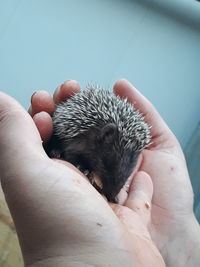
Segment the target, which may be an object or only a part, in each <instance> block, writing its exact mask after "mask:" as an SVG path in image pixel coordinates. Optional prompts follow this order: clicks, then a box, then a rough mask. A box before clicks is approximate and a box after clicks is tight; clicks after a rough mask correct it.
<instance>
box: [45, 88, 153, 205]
mask: <svg viewBox="0 0 200 267" xmlns="http://www.w3.org/2000/svg"><path fill="white" fill-rule="evenodd" d="M52 119H53V128H54V131H53V136H52V138H51V140H50V141H49V143H48V144H47V148H46V151H47V154H48V155H49V156H50V157H54V158H60V159H63V160H66V161H68V162H70V163H72V164H73V165H74V166H76V167H77V168H79V170H80V171H81V172H83V173H84V174H85V175H86V176H87V177H88V178H89V180H90V182H91V183H92V184H93V186H94V187H95V188H96V189H97V190H98V191H99V192H100V193H101V194H103V195H104V196H106V198H107V200H108V201H111V202H114V203H117V201H118V200H117V195H118V193H119V191H120V190H121V188H122V187H123V186H124V184H125V183H126V181H127V179H128V177H129V176H130V175H131V173H132V171H133V170H134V167H135V165H136V163H137V159H138V157H139V154H140V153H141V151H142V150H143V149H144V148H146V147H147V146H148V145H149V144H150V142H151V134H150V126H149V125H148V124H147V123H146V122H145V121H144V117H143V115H142V114H141V113H140V112H139V111H138V110H136V109H135V107H134V106H133V105H132V104H130V103H128V101H127V99H121V98H120V97H119V96H116V95H114V93H112V92H110V91H108V90H105V89H102V88H96V87H94V86H89V87H87V88H85V89H84V90H82V91H81V92H80V93H77V94H74V95H73V96H72V97H71V98H70V99H67V100H66V101H64V102H62V103H60V104H58V105H57V107H56V110H55V112H54V114H53V116H52ZM95 177H98V178H99V179H100V181H99V179H98V180H96V179H95Z"/></svg>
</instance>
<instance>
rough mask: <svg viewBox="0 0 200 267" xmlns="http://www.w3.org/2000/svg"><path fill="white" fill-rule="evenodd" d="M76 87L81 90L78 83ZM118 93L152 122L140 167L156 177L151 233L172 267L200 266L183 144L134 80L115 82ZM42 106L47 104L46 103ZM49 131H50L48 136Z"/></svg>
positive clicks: (62, 92) (38, 119)
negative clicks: (150, 144) (147, 144)
mask: <svg viewBox="0 0 200 267" xmlns="http://www.w3.org/2000/svg"><path fill="white" fill-rule="evenodd" d="M76 88H77V90H79V87H78V86H77V87H76ZM61 89H62V90H60V96H59V97H60V98H61V99H63V98H65V94H66V92H67V86H66V85H65V84H64V85H63V86H62V88H61ZM114 92H115V93H116V94H117V95H120V96H121V97H122V98H123V97H127V98H128V100H129V102H131V103H133V104H134V105H135V107H136V108H138V109H139V110H140V111H141V112H142V113H143V114H144V115H145V119H146V121H147V122H148V123H149V124H150V125H152V137H153V138H152V139H153V140H152V141H153V144H152V146H151V147H149V148H148V149H145V150H144V151H143V152H142V157H141V158H140V163H139V166H138V167H137V171H145V172H146V173H148V174H150V176H151V177H152V180H153V185H154V195H153V206H152V221H151V224H150V233H151V236H152V238H153V240H154V241H155V243H156V245H157V246H158V248H159V249H160V251H161V253H162V256H163V257H164V259H165V262H166V263H167V265H168V266H177V267H178V266H198V265H199V261H200V259H199V257H198V255H197V254H198V253H197V252H198V248H199V247H200V245H199V242H200V241H199V237H198V236H199V231H200V230H199V225H198V223H197V221H196V219H195V217H194V214H193V209H192V205H193V192H192V188H191V184H190V180H189V177H188V172H187V167H186V163H185V159H184V155H183V152H182V150H181V147H180V145H179V143H178V141H177V139H176V138H175V136H174V135H173V133H172V132H171V131H170V130H169V128H168V126H167V125H166V124H165V123H164V121H163V120H162V118H161V117H160V115H159V114H158V112H157V111H156V110H155V108H154V107H153V106H152V104H151V103H150V102H149V101H148V100H147V99H146V98H145V97H144V96H142V95H141V94H140V93H139V92H138V91H137V90H136V89H135V88H133V86H132V85H131V84H130V83H128V82H127V81H126V80H120V81H118V82H117V83H116V84H115V85H114ZM59 97H58V94H57V93H56V94H55V96H54V100H55V102H56V103H58V102H59ZM36 99H37V98H35V100H36ZM38 99H39V97H38ZM39 102H40V101H39ZM48 103H49V104H50V103H52V102H51V101H49V102H48ZM33 106H34V114H35V113H37V112H39V111H41V110H43V109H41V107H40V108H39V107H38V108H37V104H36V102H34V103H33ZM41 106H43V108H44V107H47V105H46V103H43V105H41ZM46 111H47V112H48V110H46ZM42 115H44V114H38V116H36V117H35V118H34V120H35V123H36V125H37V126H38V128H39V131H40V133H41V135H42V136H43V140H47V139H48V138H49V137H50V136H51V133H52V128H51V127H52V122H51V120H49V122H48V123H47V120H46V123H45V124H44V121H42V117H43V116H42ZM43 119H44V118H43ZM44 125H46V126H47V125H49V130H47V128H48V127H46V128H45V131H43V130H42V127H44ZM45 133H46V134H47V133H48V137H47V136H45ZM186 240H187V242H185V241H186ZM191 254H193V255H191Z"/></svg>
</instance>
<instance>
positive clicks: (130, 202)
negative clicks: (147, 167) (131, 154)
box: [125, 171, 153, 225]
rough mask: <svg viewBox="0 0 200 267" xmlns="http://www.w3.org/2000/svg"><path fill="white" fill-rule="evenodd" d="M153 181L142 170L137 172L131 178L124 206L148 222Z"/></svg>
mask: <svg viewBox="0 0 200 267" xmlns="http://www.w3.org/2000/svg"><path fill="white" fill-rule="evenodd" d="M152 195H153V183H152V181H151V178H150V176H149V175H148V174H147V173H146V172H143V171H140V172H138V173H137V174H136V175H135V177H134V178H133V180H132V183H131V186H130V189H129V193H128V198H127V200H126V203H125V206H127V207H129V208H130V209H132V210H134V211H135V212H136V213H137V214H138V215H139V216H140V218H141V220H142V221H143V222H144V224H145V225H148V224H149V223H150V219H151V200H152Z"/></svg>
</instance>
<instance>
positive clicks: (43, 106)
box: [29, 91, 55, 116]
mask: <svg viewBox="0 0 200 267" xmlns="http://www.w3.org/2000/svg"><path fill="white" fill-rule="evenodd" d="M54 109H55V104H54V101H53V98H52V96H51V95H50V94H49V93H48V92H46V91H38V92H36V93H34V94H33V95H32V97H31V107H30V108H29V113H30V115H31V116H34V115H35V114H36V113H39V112H41V111H46V112H47V113H49V114H52V113H53V112H54Z"/></svg>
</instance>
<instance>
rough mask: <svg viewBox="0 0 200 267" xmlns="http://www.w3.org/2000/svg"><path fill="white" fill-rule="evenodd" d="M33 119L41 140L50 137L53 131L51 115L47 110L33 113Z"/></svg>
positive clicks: (45, 140) (44, 140)
mask: <svg viewBox="0 0 200 267" xmlns="http://www.w3.org/2000/svg"><path fill="white" fill-rule="evenodd" d="M33 120H34V122H35V125H36V126H37V128H38V131H39V133H40V136H41V139H42V141H43V142H44V143H46V142H47V141H48V140H49V139H50V138H51V135H52V132H53V124H52V118H51V116H50V115H49V114H48V113H47V112H45V111H42V112H39V113H37V114H35V115H34V116H33Z"/></svg>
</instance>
